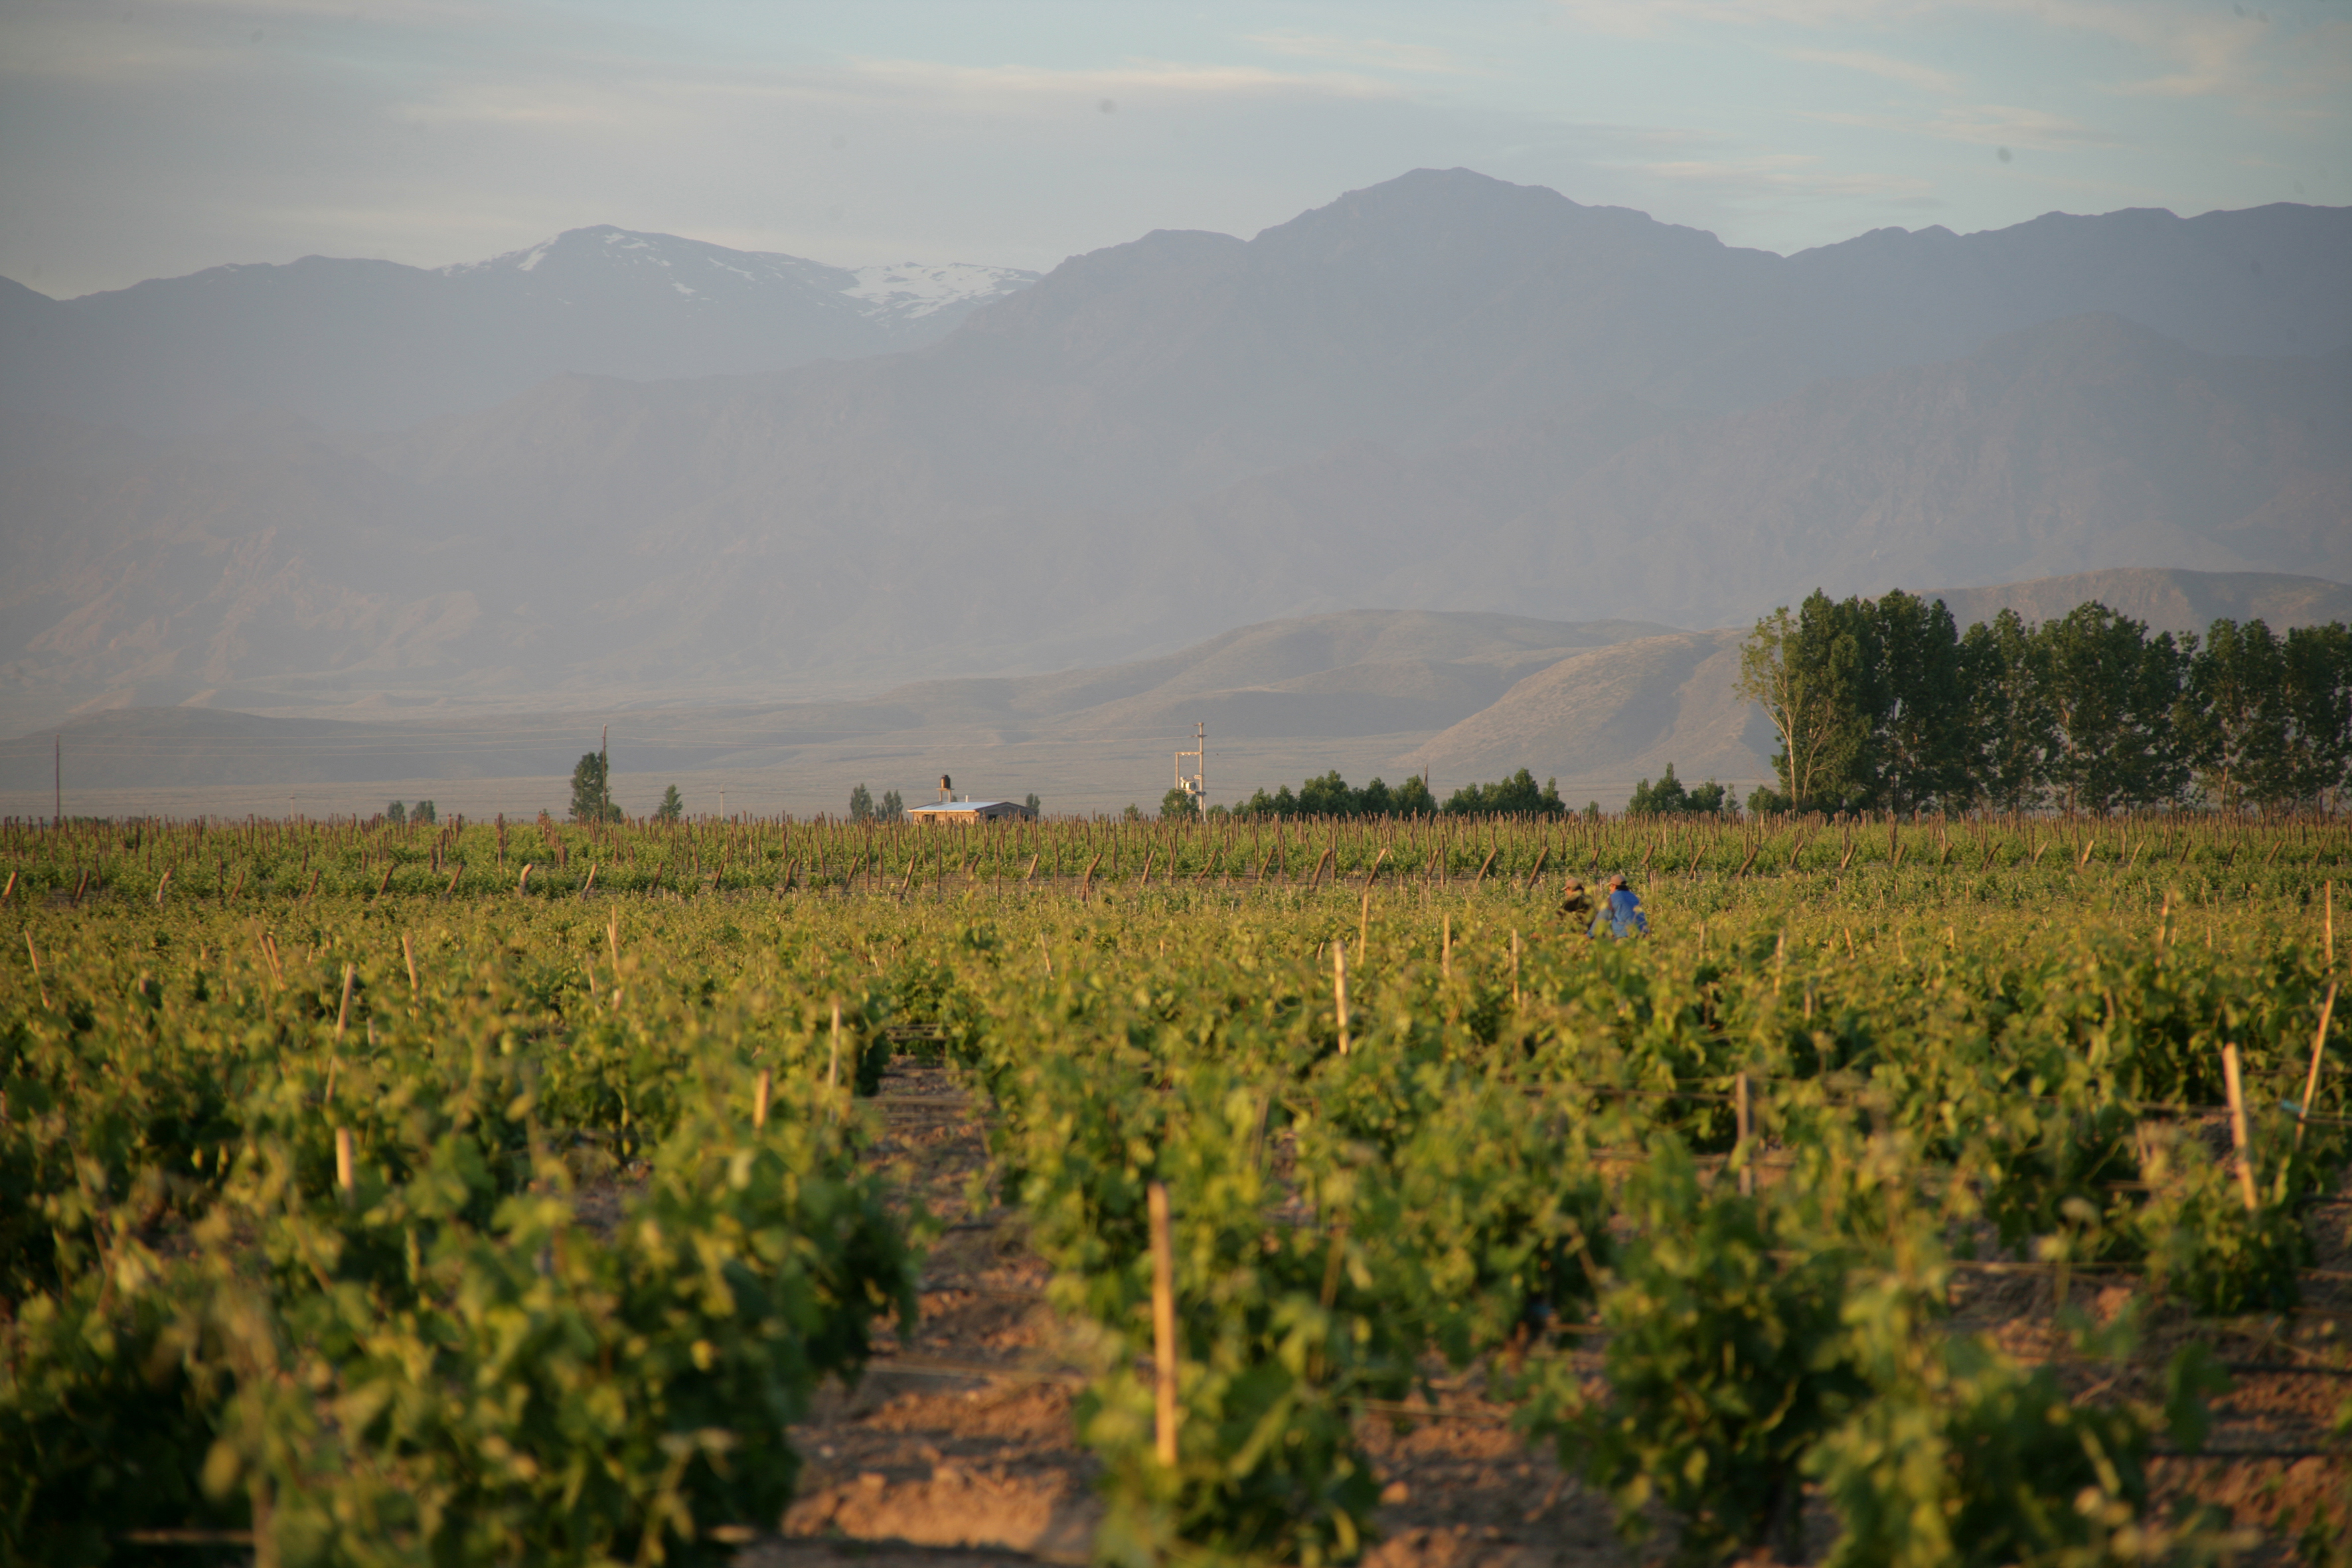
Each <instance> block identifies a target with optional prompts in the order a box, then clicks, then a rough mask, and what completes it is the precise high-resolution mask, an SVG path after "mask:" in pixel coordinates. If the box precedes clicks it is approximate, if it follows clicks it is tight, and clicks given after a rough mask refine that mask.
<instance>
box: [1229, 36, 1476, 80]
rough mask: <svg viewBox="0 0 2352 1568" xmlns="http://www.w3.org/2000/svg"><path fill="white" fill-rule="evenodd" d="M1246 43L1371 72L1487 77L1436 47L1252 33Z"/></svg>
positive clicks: (1245, 39)
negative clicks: (1392, 71) (1385, 71)
mask: <svg viewBox="0 0 2352 1568" xmlns="http://www.w3.org/2000/svg"><path fill="white" fill-rule="evenodd" d="M1243 41H1244V42H1245V43H1252V44H1255V45H1257V46H1258V47H1260V48H1265V49H1271V50H1273V51H1274V52H1275V53H1276V54H1279V55H1295V56H1297V57H1299V58H1303V59H1316V60H1334V61H1337V62H1339V64H1341V65H1350V66H1360V67H1362V68H1365V69H1368V70H1397V71H1417V72H1422V73H1424V74H1427V75H1432V76H1469V75H1474V74H1475V75H1485V74H1487V73H1485V72H1473V71H1472V70H1471V69H1470V68H1469V67H1467V66H1465V65H1464V64H1463V63H1462V62H1461V61H1460V60H1459V59H1457V58H1455V57H1454V55H1453V54H1452V53H1451V52H1450V51H1448V50H1445V49H1441V48H1439V47H1436V46H1435V45H1433V44H1398V43H1391V41H1389V40H1388V39H1386V38H1342V37H1334V36H1332V35H1330V34H1328V33H1300V32H1279V33H1249V34H1245V35H1244V39H1243Z"/></svg>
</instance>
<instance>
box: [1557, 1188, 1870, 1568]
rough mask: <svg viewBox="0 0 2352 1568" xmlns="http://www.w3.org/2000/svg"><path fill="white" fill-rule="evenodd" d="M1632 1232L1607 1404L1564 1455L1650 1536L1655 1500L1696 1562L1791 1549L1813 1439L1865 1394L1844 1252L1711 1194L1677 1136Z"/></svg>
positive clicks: (1590, 1416)
mask: <svg viewBox="0 0 2352 1568" xmlns="http://www.w3.org/2000/svg"><path fill="white" fill-rule="evenodd" d="M1621 1201H1622V1206H1623V1208H1624V1210H1625V1211H1626V1212H1627V1214H1628V1215H1630V1216H1631V1218H1632V1219H1633V1236H1632V1237H1631V1238H1630V1239H1629V1240H1627V1241H1626V1242H1625V1243H1624V1244H1623V1245H1622V1247H1621V1248H1620V1251H1619V1257H1618V1262H1617V1268H1616V1269H1615V1271H1614V1277H1613V1279H1612V1280H1611V1282H1610V1284H1609V1285H1608V1287H1607V1288H1606V1289H1604V1290H1603V1291H1602V1292H1601V1321H1602V1322H1603V1323H1604V1324H1606V1325H1607V1327H1608V1330H1609V1345H1608V1349H1607V1351H1606V1352H1605V1358H1606V1363H1607V1369H1608V1378H1609V1396H1608V1398H1607V1399H1606V1400H1604V1401H1601V1402H1600V1403H1597V1404H1594V1405H1590V1406H1588V1407H1586V1408H1585V1409H1583V1410H1581V1411H1580V1412H1578V1413H1577V1414H1576V1415H1575V1416H1574V1417H1573V1418H1571V1419H1570V1420H1569V1421H1567V1422H1566V1423H1564V1424H1563V1425H1562V1426H1560V1428H1559V1446H1560V1457H1561V1462H1562V1463H1563V1464H1564V1465H1570V1466H1573V1467H1575V1468H1580V1469H1581V1470H1582V1472H1583V1473H1584V1474H1585V1476H1586V1477H1587V1478H1588V1479H1591V1481H1592V1483H1593V1484H1594V1485H1595V1486H1597V1487H1599V1488H1601V1489H1603V1490H1604V1491H1606V1492H1607V1493H1608V1494H1609V1495H1610V1496H1611V1497H1612V1499H1614V1500H1615V1501H1616V1504H1617V1509H1618V1520H1619V1525H1620V1528H1621V1529H1622V1530H1624V1531H1627V1532H1629V1533H1638V1532H1639V1531H1641V1529H1642V1528H1643V1523H1644V1516H1643V1510H1644V1509H1645V1508H1646V1507H1647V1506H1648V1505H1649V1504H1650V1503H1651V1502H1652V1501H1653V1500H1655V1501H1657V1502H1660V1503H1663V1504H1664V1506H1665V1507H1666V1508H1667V1509H1669V1510H1672V1511H1673V1512H1674V1513H1675V1515H1676V1516H1677V1517H1678V1518H1679V1519H1680V1520H1681V1521H1682V1527H1683V1535H1682V1545H1681V1552H1682V1556H1683V1558H1684V1559H1685V1560H1686V1561H1689V1562H1706V1561H1717V1560H1720V1559H1721V1558H1723V1557H1726V1556H1728V1555H1729V1554H1730V1553H1731V1552H1734V1551H1737V1550H1741V1549H1752V1548H1755V1547H1759V1546H1765V1545H1773V1546H1787V1547H1793V1548H1795V1551H1794V1552H1793V1554H1792V1555H1790V1556H1789V1557H1788V1558H1787V1560H1790V1561H1794V1560H1798V1559H1800V1558H1801V1556H1802V1550H1801V1542H1802V1536H1801V1531H1802V1510H1803V1501H1804V1497H1803V1471H1804V1466H1805V1462H1806V1460H1807V1458H1808V1457H1809V1455H1810V1454H1811V1450H1812V1448H1813V1446H1814V1445H1815V1444H1816V1443H1817V1442H1819V1441H1820V1440H1821V1439H1822V1436H1824V1435H1826V1434H1827V1433H1829V1432H1830V1431H1832V1429H1834V1427H1835V1426H1837V1425H1838V1423H1839V1422H1840V1421H1841V1420H1842V1419H1843V1417H1844V1416H1845V1415H1847V1414H1848V1413H1849V1412H1850V1411H1851V1410H1852V1409H1853V1406H1854V1405H1855V1404H1856V1402H1857V1401H1858V1400H1859V1399H1860V1398H1861V1396H1862V1395H1863V1393H1864V1382H1863V1379H1862V1376H1861V1373H1860V1372H1859V1370H1858V1369H1857V1368H1856V1367H1855V1366H1854V1365H1853V1361H1852V1358H1851V1356H1850V1355H1849V1353H1848V1352H1847V1351H1846V1349H1845V1347H1844V1345H1843V1342H1842V1335H1841V1333H1840V1324H1841V1317H1842V1312H1843V1301H1844V1279H1845V1272H1846V1269H1847V1268H1848V1267H1849V1266H1850V1262H1851V1260H1850V1259H1849V1258H1847V1257H1846V1256H1844V1255H1843V1253H1842V1252H1841V1251H1840V1250H1838V1249H1836V1248H1833V1247H1825V1248H1822V1249H1819V1250H1812V1249H1805V1250H1798V1251H1796V1252H1795V1254H1794V1255H1793V1256H1791V1255H1790V1254H1791V1248H1790V1243H1792V1242H1796V1241H1799V1240H1800V1239H1801V1238H1800V1237H1792V1236H1789V1235H1786V1234H1784V1233H1783V1228H1782V1226H1780V1224H1778V1223H1777V1222H1778V1219H1779V1216H1778V1215H1776V1214H1775V1212H1774V1211H1773V1210H1772V1208H1770V1207H1769V1205H1765V1204H1763V1203H1759V1202H1758V1201H1757V1200H1755V1199H1751V1198H1745V1197H1741V1196H1739V1195H1738V1194H1726V1193H1722V1192H1720V1191H1717V1192H1707V1191H1706V1190H1704V1189H1703V1188H1702V1186H1701V1184H1700V1182H1699V1180H1698V1175H1697V1172H1696V1168H1695V1167H1694V1166H1693V1164H1692V1163H1691V1160H1690V1156H1689V1154H1688V1153H1687V1152H1685V1150H1684V1149H1683V1148H1682V1146H1681V1145H1680V1144H1678V1143H1672V1142H1668V1143H1662V1144H1660V1145H1658V1146H1657V1147H1655V1148H1654V1150H1653V1151H1652V1152H1651V1154H1650V1156H1649V1158H1648V1160H1647V1161H1646V1162H1644V1163H1643V1166H1642V1168H1641V1169H1640V1170H1639V1171H1637V1172H1636V1173H1634V1175H1633V1177H1632V1178H1631V1179H1630V1180H1629V1181H1628V1182H1627V1184H1626V1187H1625V1190H1624V1193H1623V1194H1622V1200H1621Z"/></svg>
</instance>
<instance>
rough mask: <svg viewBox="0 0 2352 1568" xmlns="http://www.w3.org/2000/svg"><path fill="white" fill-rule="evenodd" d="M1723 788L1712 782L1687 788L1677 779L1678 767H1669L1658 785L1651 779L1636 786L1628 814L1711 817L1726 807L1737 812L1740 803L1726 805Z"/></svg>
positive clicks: (1627, 807)
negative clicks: (1676, 770)
mask: <svg viewBox="0 0 2352 1568" xmlns="http://www.w3.org/2000/svg"><path fill="white" fill-rule="evenodd" d="M1725 794H1726V792H1725V790H1724V787H1723V786H1722V785H1721V784H1717V783H1716V782H1715V781H1714V780H1713V779H1709V780H1707V781H1706V783H1705V784H1700V785H1699V786H1698V787H1697V788H1696V789H1691V788H1686V787H1685V785H1684V784H1683V781H1682V780H1680V779H1678V778H1676V777H1675V764H1674V763H1667V764H1666V771H1665V773H1664V776H1662V777H1661V778H1660V779H1659V780H1658V782H1657V783H1656V784H1652V783H1651V782H1650V781H1649V780H1648V779H1643V781H1642V782H1641V783H1639V784H1635V785H1634V786H1633V799H1632V800H1631V801H1628V802H1627V803H1626V805H1625V810H1626V812H1627V814H1628V815H1630V816H1714V815H1715V814H1717V813H1718V812H1720V811H1722V810H1723V809H1724V808H1725V806H1726V805H1730V808H1731V809H1732V810H1733V811H1734V812H1737V811H1738V809H1739V807H1738V803H1737V802H1727V801H1726V799H1725Z"/></svg>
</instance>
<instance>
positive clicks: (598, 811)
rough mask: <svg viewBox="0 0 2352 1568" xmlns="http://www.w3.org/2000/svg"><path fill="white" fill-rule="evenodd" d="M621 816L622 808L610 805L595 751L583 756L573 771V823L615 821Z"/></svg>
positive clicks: (609, 789) (610, 795) (608, 784)
mask: <svg viewBox="0 0 2352 1568" xmlns="http://www.w3.org/2000/svg"><path fill="white" fill-rule="evenodd" d="M620 816H621V808H620V807H619V806H616V805H614V804H613V790H612V781H611V780H610V779H608V778H607V777H606V776H605V773H604V758H603V757H601V756H599V755H598V754H597V753H595V752H587V753H585V754H584V755H583V756H582V757H581V759H580V761H579V762H578V763H576V764H574V766H573V767H572V821H574V822H617V821H619V820H620Z"/></svg>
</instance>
